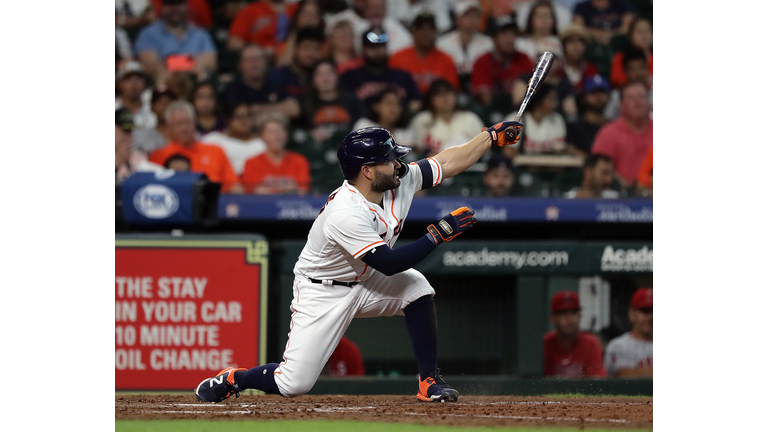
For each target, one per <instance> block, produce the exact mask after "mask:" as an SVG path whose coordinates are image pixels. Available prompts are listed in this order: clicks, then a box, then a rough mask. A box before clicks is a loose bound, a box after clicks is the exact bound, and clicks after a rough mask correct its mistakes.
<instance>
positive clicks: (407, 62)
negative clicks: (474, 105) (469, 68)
mask: <svg viewBox="0 0 768 432" xmlns="http://www.w3.org/2000/svg"><path fill="white" fill-rule="evenodd" d="M411 34H412V35H413V46H412V47H410V48H406V49H404V50H401V51H398V52H397V53H395V54H394V55H393V56H392V57H390V58H389V66H390V67H392V68H394V69H400V70H402V71H405V72H408V73H409V74H411V76H412V77H413V80H414V81H416V85H417V86H418V88H419V91H420V92H421V93H422V94H423V93H426V92H427V90H429V86H430V84H432V82H433V81H435V80H437V79H443V80H445V81H447V82H449V83H450V84H451V85H452V86H453V88H454V90H456V91H458V90H459V75H458V73H457V72H456V65H455V64H453V59H451V57H450V56H449V55H448V54H446V53H444V52H443V51H440V50H439V49H437V48H436V47H435V40H437V27H436V26H435V16H434V15H432V13H431V12H428V11H427V12H422V13H421V14H420V15H419V16H417V17H416V18H414V19H413V22H412V23H411Z"/></svg>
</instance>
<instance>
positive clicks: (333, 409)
mask: <svg viewBox="0 0 768 432" xmlns="http://www.w3.org/2000/svg"><path fill="white" fill-rule="evenodd" d="M169 406H170V407H174V408H175V407H178V408H182V407H192V406H198V407H201V408H203V407H205V408H228V407H229V406H228V405H213V404H204V405H203V404H173V403H172V404H170V405H169ZM251 406H255V405H245V406H242V405H241V406H239V407H238V408H250V407H251ZM375 408H376V407H372V406H366V407H330V408H312V409H311V411H310V410H306V411H309V412H320V413H331V412H337V413H350V412H359V411H361V410H364V409H375ZM298 411H299V412H301V411H302V410H301V409H299V410H298ZM306 411H305V412H306ZM147 412H149V413H153V414H252V413H255V412H257V411H256V410H254V411H251V410H247V409H243V410H233V411H219V410H213V411H208V410H153V411H147ZM383 414H391V415H412V416H426V415H429V413H417V412H404V413H391V412H385V413H383ZM441 415H443V416H447V417H468V418H496V419H512V420H544V421H576V422H594V423H603V422H605V423H625V424H628V423H632V421H631V420H627V419H599V418H583V417H552V416H547V417H544V416H520V415H488V414H478V415H471V414H450V413H446V414H441Z"/></svg>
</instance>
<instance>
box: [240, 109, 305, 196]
mask: <svg viewBox="0 0 768 432" xmlns="http://www.w3.org/2000/svg"><path fill="white" fill-rule="evenodd" d="M256 130H257V131H258V133H259V135H260V136H261V139H262V140H263V141H264V144H266V146H267V149H266V151H265V152H264V153H262V154H260V155H258V156H256V157H253V158H251V159H248V160H247V161H245V168H244V169H243V183H244V184H245V188H246V191H247V192H250V193H255V194H260V195H269V194H297V193H298V194H299V195H304V194H305V193H307V192H308V191H309V186H310V183H311V178H310V174H309V161H308V160H307V158H306V157H304V155H302V154H300V153H296V152H293V151H290V150H286V148H285V147H286V145H287V144H288V119H287V118H286V117H285V116H283V115H281V114H278V113H265V114H262V115H261V116H259V117H258V118H257V119H256Z"/></svg>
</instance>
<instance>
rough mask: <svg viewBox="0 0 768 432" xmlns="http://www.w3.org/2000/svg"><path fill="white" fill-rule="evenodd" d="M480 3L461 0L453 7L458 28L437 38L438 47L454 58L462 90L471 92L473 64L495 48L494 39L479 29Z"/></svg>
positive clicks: (475, 0)
mask: <svg viewBox="0 0 768 432" xmlns="http://www.w3.org/2000/svg"><path fill="white" fill-rule="evenodd" d="M481 11H482V10H481V9H480V4H479V3H478V2H477V0H459V1H457V2H456V5H455V6H454V8H453V12H454V15H455V16H456V20H455V22H456V30H454V31H451V32H448V33H446V34H444V35H442V36H440V37H438V38H437V42H436V45H437V48H438V49H439V50H441V51H443V52H445V53H446V54H448V55H449V56H451V58H452V59H453V63H454V64H455V65H456V72H457V73H458V75H459V81H460V82H461V83H462V91H464V92H466V93H469V90H470V88H469V81H470V79H471V77H472V66H473V65H474V64H475V61H477V59H478V58H480V57H481V56H482V55H484V54H487V53H489V52H491V50H493V39H491V37H490V36H487V35H485V34H483V33H480V32H479V31H478V28H479V26H480V13H481Z"/></svg>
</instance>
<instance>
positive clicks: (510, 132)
mask: <svg viewBox="0 0 768 432" xmlns="http://www.w3.org/2000/svg"><path fill="white" fill-rule="evenodd" d="M518 134H519V131H518V129H517V128H515V127H508V128H507V130H505V131H504V135H506V136H507V140H509V141H511V142H514V141H515V140H516V139H517V135H518Z"/></svg>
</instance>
